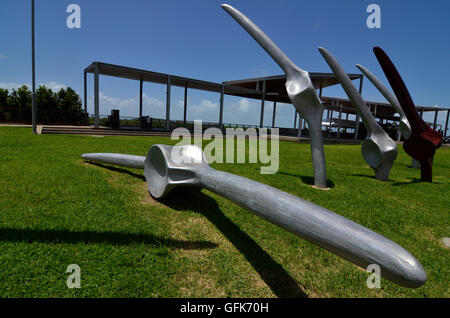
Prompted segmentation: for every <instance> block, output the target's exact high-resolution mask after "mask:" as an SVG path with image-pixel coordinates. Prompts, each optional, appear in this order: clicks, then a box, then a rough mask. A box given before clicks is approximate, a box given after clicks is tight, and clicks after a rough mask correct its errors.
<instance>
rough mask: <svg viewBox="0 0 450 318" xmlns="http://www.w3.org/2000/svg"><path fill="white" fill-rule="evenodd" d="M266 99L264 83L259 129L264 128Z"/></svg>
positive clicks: (264, 85) (264, 84) (264, 83)
mask: <svg viewBox="0 0 450 318" xmlns="http://www.w3.org/2000/svg"><path fill="white" fill-rule="evenodd" d="M265 99H266V81H263V92H262V96H261V117H260V120H259V127H260V128H263V126H264V102H265Z"/></svg>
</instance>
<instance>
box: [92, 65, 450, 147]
mask: <svg viewBox="0 0 450 318" xmlns="http://www.w3.org/2000/svg"><path fill="white" fill-rule="evenodd" d="M88 73H90V74H94V119H95V127H97V128H98V127H99V104H100V99H99V77H100V75H105V76H112V77H119V78H124V79H130V80H136V81H139V82H140V93H139V117H142V106H143V100H142V94H143V92H142V91H143V89H142V87H143V82H151V83H158V84H162V85H166V86H167V95H166V129H167V130H170V91H171V86H178V87H184V88H185V94H184V120H183V121H184V124H185V125H186V115H187V107H188V105H187V93H188V89H198V90H203V91H209V92H215V93H219V94H220V115H219V127H221V126H222V124H223V111H224V95H232V96H238V97H245V98H253V99H258V100H261V113H260V127H263V121H264V105H265V104H264V103H265V101H271V102H273V103H274V111H273V118H272V127H275V115H276V103H278V102H279V103H287V104H291V101H290V99H289V97H288V95H287V92H286V88H285V83H286V75H276V76H268V77H258V78H249V79H241V80H233V81H225V82H223V83H214V82H208V81H202V80H198V79H193V78H188V77H182V76H177V75H171V74H164V73H158V72H153V71H148V70H142V69H136V68H131V67H127V66H121V65H114V64H109V63H103V62H93V63H92V64H91V65H89V66H88V67H87V68H86V69H85V70H84V107H85V112H86V113H87V74H88ZM309 76H310V78H311V81H312V83H313V85H314V87H315V88H316V89H317V90H318V91H319V97H320V98H321V100H322V102H323V104H324V107H325V109H327V110H328V114H329V113H330V111H331V117H330V116H328V115H327V119H329V122H328V123H329V124H330V125H331V126H332V123H335V122H342V126H339V127H344V126H348V127H351V126H354V127H355V139H356V138H357V134H358V127H359V124H360V122H359V117H358V114H357V113H356V110H355V108H354V107H353V105H352V103H351V101H350V100H348V99H344V98H336V97H323V96H322V89H323V88H326V87H330V86H333V85H337V84H339V82H338V80H337V79H336V77H335V76H334V74H333V73H314V72H310V73H309ZM348 76H349V77H350V79H351V80H359V92H360V93H362V86H363V75H362V74H348ZM366 103H367V106H368V107H369V108H370V110H371V112H372V114H374V116H375V117H376V118H378V119H381V120H392V121H398V120H399V116H398V114H396V113H395V110H394V108H393V107H392V106H391V105H390V104H388V103H382V102H371V101H367V102H366ZM417 109H418V112H419V113H420V114H421V115H423V113H424V112H429V111H433V112H435V116H434V123H433V125H434V128H436V122H437V116H438V112H439V111H447V118H446V121H445V129H444V135H446V132H447V129H448V121H449V114H450V110H449V109H448V108H442V107H440V108H439V107H429V106H417ZM333 111H337V112H338V113H339V114H340V115H339V120H336V118H334V119H333V118H332V117H333V116H332V114H333ZM343 113H344V114H346V115H347V116H346V117H347V118H348V114H354V115H356V120H355V121H354V125H352V124H351V123H350V122H348V123H347V120H346V121H345V122H344V120H343V119H341V116H342V114H343ZM296 122H297V112H295V120H294V129H295V127H296ZM299 122H300V120H299ZM324 125H325V124H324ZM338 130H339V129H338Z"/></svg>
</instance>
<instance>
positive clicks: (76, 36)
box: [0, 0, 450, 127]
mask: <svg viewBox="0 0 450 318" xmlns="http://www.w3.org/2000/svg"><path fill="white" fill-rule="evenodd" d="M30 2H31V1H28V0H27V1H25V0H2V7H1V11H0V38H1V42H0V43H1V44H0V87H6V88H13V87H16V86H17V85H19V84H23V83H30V82H31V56H30V51H31V50H30V33H31V32H30V12H31V11H30V10H31V8H30ZM223 2H224V1H214V0H184V1H181V0H165V1H159V0H158V1H156V0H154V1H153V0H127V1H119V0H95V1H92V0H70V1H65V0H36V25H37V27H36V63H37V82H38V83H43V84H46V85H47V86H50V87H53V88H59V87H62V86H71V87H72V88H74V89H75V90H76V91H77V92H79V94H80V95H81V96H82V92H83V91H82V89H83V69H84V68H85V67H86V66H88V65H89V64H91V63H92V62H93V61H102V62H107V63H113V64H119V65H126V66H131V67H136V68H143V69H148V70H153V71H157V72H162V73H170V74H174V75H180V76H187V77H192V78H198V79H202V80H207V81H213V82H222V81H227V80H235V79H242V78H249V77H257V76H266V75H278V74H282V71H281V69H280V68H279V67H278V65H277V64H276V63H275V62H273V61H272V60H271V58H270V57H269V56H268V55H267V54H266V53H265V52H264V51H263V50H262V49H261V48H260V47H259V46H258V44H257V43H256V42H255V41H254V40H253V39H252V38H251V37H250V36H249V35H248V34H247V33H246V32H245V31H244V30H243V29H242V28H241V27H240V26H239V25H238V24H237V23H236V22H235V21H234V20H233V19H232V18H231V17H230V16H228V15H227V13H226V12H225V11H223V10H222V9H221V8H220V4H221V3H223ZM71 3H75V4H78V5H79V6H80V7H81V10H82V15H81V21H82V22H81V23H82V25H81V29H68V28H67V26H66V19H67V16H68V15H69V14H68V13H66V7H67V6H68V5H69V4H71ZM227 3H229V4H231V5H233V6H235V7H236V8H237V9H239V10H241V11H242V12H244V13H245V14H246V15H247V16H248V17H249V18H250V19H252V20H253V21H254V22H255V23H256V24H257V25H259V26H260V27H261V28H262V29H263V30H264V31H265V32H266V33H267V34H268V35H269V36H270V37H271V38H272V39H273V40H274V42H275V43H277V44H278V46H280V48H281V49H282V50H283V51H284V52H285V53H286V54H287V55H288V56H289V57H290V58H291V59H292V60H293V61H294V62H295V63H297V64H298V65H299V66H300V67H301V68H303V69H305V70H307V71H310V72H330V69H329V68H328V66H327V64H326V63H325V61H324V60H323V58H322V56H321V55H320V54H319V52H318V50H317V48H318V47H319V46H323V47H325V48H327V49H328V50H329V51H330V52H331V53H332V54H333V55H335V57H336V58H337V59H338V60H339V62H340V63H341V64H342V66H343V67H344V68H345V69H346V71H347V72H349V73H359V70H358V69H357V68H356V67H355V64H356V63H360V64H363V65H365V66H366V67H368V68H369V69H370V70H372V71H373V72H374V73H375V74H376V75H377V76H379V78H381V79H382V80H383V81H385V77H384V75H383V73H382V71H381V68H380V67H379V65H378V63H377V61H376V58H375V56H374V54H373V53H372V47H373V46H375V45H377V46H380V47H382V48H383V49H385V51H386V52H387V53H388V54H389V55H390V57H391V58H392V59H393V61H394V63H395V64H396V65H397V67H398V69H399V71H400V73H401V74H402V76H403V78H404V80H405V82H406V84H407V86H408V88H409V90H410V93H411V95H412V97H413V99H414V101H415V102H416V104H417V105H426V106H440V107H450V76H449V74H450V59H449V52H450V36H449V33H450V32H449V31H450V19H449V16H448V15H449V12H450V1H448V0H433V1H385V0H371V1H365V0H346V1H343V0H342V1H336V0H321V1H301V0H292V1H288V0H278V1H261V0H259V1H257V0H241V1H228V2H227ZM371 3H376V4H378V5H379V6H380V7H381V23H382V25H381V29H369V28H367V26H366V19H367V17H368V16H369V13H367V12H366V8H367V6H368V5H369V4H371ZM385 82H386V81H385ZM88 84H89V95H88V103H89V107H88V111H89V112H90V113H92V112H93V103H92V87H93V81H92V77H89V82H88ZM100 91H101V109H100V113H101V114H108V113H109V110H110V109H111V108H119V109H120V110H121V114H122V115H128V116H137V114H138V93H139V83H138V82H135V81H129V80H123V79H115V78H107V77H102V79H101V86H100ZM144 93H145V97H144V114H146V115H151V116H155V117H164V114H165V112H164V105H165V88H164V87H163V86H161V85H157V84H149V83H146V84H144ZM324 95H327V96H339V97H344V96H345V95H344V92H343V91H342V89H341V88H340V87H336V88H332V89H331V88H330V89H326V90H324ZM363 97H364V98H365V99H366V100H376V101H384V99H383V97H382V96H381V95H380V94H379V93H378V92H377V90H376V89H375V88H374V87H373V86H372V85H371V84H370V83H369V81H368V80H365V82H364V92H363ZM182 100H183V89H181V88H180V89H178V88H174V89H173V92H172V105H173V106H172V112H171V117H172V118H175V119H181V118H182ZM218 102H219V96H218V94H212V93H204V92H198V91H193V90H190V92H189V108H190V113H189V115H188V120H193V119H203V120H205V121H214V122H216V121H218V116H219V114H218ZM259 105H260V103H259V102H258V101H255V100H251V99H242V98H237V97H228V96H227V97H226V99H225V113H224V121H225V122H233V123H250V124H257V123H259V107H260V106H259ZM277 109H278V110H277V125H280V126H284V127H291V126H292V125H293V116H294V109H293V107H292V106H291V105H280V106H279V107H278V108H277ZM271 113H272V103H268V104H267V106H266V113H265V124H266V125H270V122H271ZM444 115H445V114H444V113H441V116H440V118H441V120H440V121H442V120H443V119H444V117H445V116H444Z"/></svg>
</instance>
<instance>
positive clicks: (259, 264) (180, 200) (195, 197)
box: [0, 162, 308, 298]
mask: <svg viewBox="0 0 450 318" xmlns="http://www.w3.org/2000/svg"><path fill="white" fill-rule="evenodd" d="M91 164H94V165H96V166H98V167H101V168H105V169H108V170H110V171H114V172H120V173H126V174H128V175H130V176H132V177H135V178H137V179H140V180H145V177H144V176H143V175H140V174H136V173H134V172H132V171H130V170H127V169H123V168H117V167H113V166H110V165H104V164H101V163H94V162H92V163H91ZM199 190H200V189H199V188H178V189H175V190H173V191H172V192H171V193H170V195H169V196H168V197H166V198H164V199H161V200H160V201H161V202H162V203H163V204H165V205H167V206H168V207H170V208H172V209H174V210H178V211H186V210H190V211H194V212H197V213H200V214H202V215H203V216H204V217H206V218H207V219H208V220H209V221H210V222H211V223H212V224H214V226H215V227H216V228H217V229H218V230H219V231H220V232H221V233H222V234H223V235H224V236H225V237H226V238H227V239H228V240H229V241H230V242H231V243H232V244H233V245H234V246H235V247H236V248H237V249H238V250H239V251H240V252H241V253H242V255H244V257H245V259H246V260H247V261H248V262H249V263H250V264H251V265H252V267H253V268H254V269H255V270H256V271H257V272H258V274H259V275H260V277H261V278H262V279H263V280H264V282H265V283H266V284H267V285H268V286H269V288H270V289H271V290H272V291H273V293H274V294H275V295H276V296H277V297H302V298H306V297H308V296H307V295H306V293H305V292H304V291H303V290H302V289H301V288H300V287H299V285H298V284H297V282H296V281H295V280H294V279H293V278H292V277H291V276H290V275H289V273H288V272H286V270H285V269H284V268H283V267H282V266H281V265H280V264H279V263H277V262H276V261H275V260H274V259H273V258H272V257H271V256H270V255H269V254H268V253H267V252H266V251H264V250H263V249H262V248H261V247H260V246H259V245H258V244H257V243H256V242H255V241H254V240H253V239H252V238H251V237H250V236H249V235H248V234H247V233H245V232H244V231H242V230H241V229H240V228H239V226H237V225H236V224H234V223H233V222H232V221H231V220H230V219H229V218H228V217H227V216H225V215H224V214H223V213H222V211H221V210H220V208H219V206H218V204H217V202H216V201H215V200H214V199H213V198H211V197H209V196H207V195H206V194H204V193H202V192H201V191H199ZM148 195H150V194H148ZM0 240H1V235H0ZM178 243H179V242H178ZM198 243H199V242H197V244H198ZM200 243H202V244H206V243H207V242H200ZM190 244H193V242H190ZM209 244H211V243H209ZM214 247H215V246H214ZM209 248H212V247H211V246H210V247H209Z"/></svg>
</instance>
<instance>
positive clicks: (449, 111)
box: [444, 109, 450, 137]
mask: <svg viewBox="0 0 450 318" xmlns="http://www.w3.org/2000/svg"><path fill="white" fill-rule="evenodd" d="M449 117H450V109H449V110H447V119H446V120H445V129H444V137H447V129H448V118H449Z"/></svg>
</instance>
